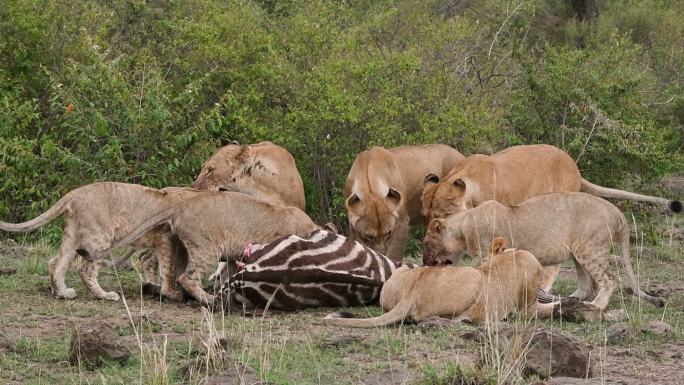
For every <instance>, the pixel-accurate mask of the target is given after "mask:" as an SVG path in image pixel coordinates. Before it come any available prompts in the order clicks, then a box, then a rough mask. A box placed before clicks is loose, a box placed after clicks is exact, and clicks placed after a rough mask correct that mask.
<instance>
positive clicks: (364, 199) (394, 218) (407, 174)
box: [344, 144, 463, 261]
mask: <svg viewBox="0 0 684 385" xmlns="http://www.w3.org/2000/svg"><path fill="white" fill-rule="evenodd" d="M461 159H463V155H461V154H460V153H459V152H458V151H456V150H454V149H453V148H451V147H449V146H445V145H441V144H430V145H423V146H403V147H397V148H391V149H384V148H382V147H373V148H371V149H369V150H366V151H363V152H362V153H360V154H359V155H358V156H357V157H356V160H355V161H354V163H353V165H352V167H351V169H350V170H349V174H348V175H347V179H346V181H345V184H344V201H345V206H346V209H347V215H348V217H349V236H350V237H351V238H352V239H354V240H357V241H359V242H361V243H363V244H365V245H366V246H368V247H370V248H372V249H374V250H377V251H379V252H381V253H383V254H385V255H387V256H388V257H389V258H391V259H392V260H394V261H401V259H402V258H403V256H404V250H405V248H406V239H407V236H408V226H409V224H418V223H423V219H422V216H421V213H420V210H421V203H420V195H421V192H422V183H423V182H422V181H423V179H424V178H425V175H428V174H437V175H440V176H441V175H445V174H446V173H447V172H448V171H449V170H451V169H452V168H453V167H454V165H455V164H456V162H457V161H459V160H461Z"/></svg>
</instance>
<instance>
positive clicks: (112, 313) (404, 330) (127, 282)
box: [0, 239, 684, 385]
mask: <svg viewBox="0 0 684 385" xmlns="http://www.w3.org/2000/svg"><path fill="white" fill-rule="evenodd" d="M635 249H637V250H635V255H634V256H633V258H632V260H633V264H634V265H635V269H637V271H638V274H639V277H640V285H641V287H642V288H648V289H649V290H658V291H659V292H660V293H661V294H664V295H666V297H667V300H668V301H667V305H666V307H665V308H655V307H653V306H651V305H648V304H642V303H639V302H638V301H636V300H635V299H634V298H633V297H631V296H630V295H629V294H627V293H625V292H622V291H621V292H617V293H616V294H615V295H614V296H613V300H612V301H611V303H610V305H609V309H626V310H627V312H628V314H629V320H627V321H625V323H626V324H627V325H628V329H629V331H630V336H629V337H627V338H626V339H625V340H624V341H622V342H619V343H617V344H611V343H608V342H607V341H606V331H607V329H608V328H609V327H610V326H611V325H612V323H610V322H603V323H590V322H585V323H569V322H560V321H544V322H542V323H543V324H545V325H547V326H549V327H551V328H552V329H554V330H555V331H558V332H561V333H564V334H567V335H572V336H575V337H577V338H580V339H581V340H583V341H585V342H587V343H588V344H589V345H590V346H591V348H592V357H593V359H594V374H595V376H596V377H601V378H631V379H639V380H641V381H643V383H645V384H682V383H684V360H683V359H682V357H683V355H684V325H683V324H682V322H681V321H682V315H683V314H684V279H682V278H684V252H682V244H681V243H680V242H679V241H674V243H672V242H671V241H670V240H669V239H668V240H666V241H662V242H661V245H659V246H654V247H649V248H643V249H642V248H638V247H637V248H635ZM52 252H53V249H52V248H51V247H48V246H45V245H42V244H16V243H15V242H14V241H11V240H6V241H2V242H1V243H0V268H16V273H11V271H10V272H9V273H8V274H0V290H1V291H2V295H1V296H0V383H7V384H57V383H60V384H61V383H79V384H80V383H85V384H131V383H134V384H138V383H145V384H173V383H188V384H190V383H193V384H200V383H201V384H233V383H235V384H242V383H244V384H254V383H271V384H330V383H338V384H367V385H370V384H452V383H453V384H456V383H460V382H457V380H456V377H454V374H453V373H454V372H458V371H457V370H456V371H455V370H454V368H462V367H463V368H471V369H474V370H480V371H482V370H484V371H485V372H484V373H482V378H484V380H482V381H483V382H481V383H496V380H492V378H494V377H493V376H494V375H497V374H498V375H500V373H492V372H491V368H489V369H482V368H479V369H478V368H476V364H477V362H478V361H479V357H480V354H481V352H482V347H481V345H480V344H479V343H478V342H476V341H472V340H470V339H467V338H465V337H464V335H466V334H467V333H468V332H469V331H472V330H473V328H474V327H473V326H470V325H463V324H461V325H454V326H449V327H446V328H425V327H422V326H420V325H401V326H398V327H390V328H378V329H368V330H366V329H343V328H331V327H325V326H323V325H322V324H320V321H319V320H320V318H322V317H323V316H325V315H326V314H328V313H329V312H332V311H336V310H339V309H311V310H307V311H299V312H291V313H268V314H265V315H264V314H259V313H257V314H253V313H251V314H248V315H243V314H239V315H238V314H233V315H231V314H224V313H217V314H209V313H208V312H206V311H205V310H203V309H202V308H201V307H199V306H198V305H196V304H195V303H191V302H189V303H185V304H176V303H168V302H165V301H160V300H159V299H156V298H152V297H149V296H143V295H142V294H141V288H140V284H139V276H138V273H137V272H136V271H135V270H132V271H118V272H113V271H105V270H104V269H103V270H102V271H101V283H102V286H103V287H105V288H107V289H114V290H117V291H119V292H121V293H122V294H123V296H124V300H122V301H120V302H105V301H100V300H95V299H93V298H92V297H91V296H90V295H89V294H88V293H87V291H86V289H85V287H84V286H83V285H82V284H81V283H80V280H79V278H78V275H77V274H76V273H75V272H73V271H72V272H70V273H69V275H68V278H67V282H68V284H69V285H71V286H73V287H75V288H76V290H77V292H78V297H77V298H76V299H75V300H71V301H65V300H59V299H55V298H53V297H52V296H51V294H50V289H49V284H48V281H47V260H48V259H49V256H50V255H51V254H52ZM574 274H575V273H574V268H573V267H572V266H571V265H567V266H564V267H563V269H562V270H561V274H560V277H559V279H558V281H557V283H556V285H555V286H554V291H556V292H557V293H560V294H564V295H567V294H569V293H571V292H572V291H573V290H574V287H575V285H576V284H575V277H574ZM656 284H657V285H656ZM649 285H650V286H649ZM346 310H348V311H351V312H353V313H355V314H357V315H359V316H366V315H369V314H370V315H377V314H379V313H380V309H379V308H378V307H370V308H354V309H346ZM651 320H661V321H664V322H666V323H667V324H669V325H670V326H671V330H670V331H669V332H666V333H665V334H662V335H658V334H654V333H652V332H648V331H644V330H643V329H644V328H645V327H646V324H647V322H648V321H651ZM510 322H522V321H515V320H514V321H510ZM98 323H105V324H109V325H112V326H114V327H115V328H116V330H117V331H118V333H119V334H120V335H121V336H122V337H123V338H124V340H126V341H127V342H128V343H130V344H131V346H133V347H134V351H135V353H134V355H133V357H132V358H130V359H128V360H127V361H126V362H123V363H119V362H105V363H104V365H103V366H100V367H98V368H85V367H76V366H72V365H70V364H69V363H68V359H67V357H68V345H69V339H70V336H71V333H72V331H73V330H74V328H75V327H78V326H82V325H92V324H98ZM211 335H220V336H222V337H225V341H227V342H226V351H227V353H226V357H228V358H227V359H224V360H223V361H222V362H221V364H220V365H219V366H218V367H217V370H216V371H214V370H211V369H209V368H207V367H204V368H198V367H197V365H195V367H194V369H193V370H194V372H193V374H191V375H190V376H189V377H188V375H187V373H188V369H187V368H188V367H189V366H191V365H192V363H193V362H198V361H197V357H198V356H199V355H201V354H198V352H197V349H196V348H195V347H193V341H194V340H195V341H196V340H197V339H198V338H199V339H200V340H201V339H202V338H207V336H211ZM195 345H196V344H195ZM485 353H486V352H485ZM487 370H490V371H489V372H486V371H487ZM488 376H489V377H488ZM488 379H489V380H488ZM487 381H490V382H487ZM491 381H494V382H491ZM521 381H522V382H521ZM521 381H514V382H517V383H534V382H536V379H535V378H527V379H524V380H521Z"/></svg>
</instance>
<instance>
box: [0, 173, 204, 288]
mask: <svg viewBox="0 0 684 385" xmlns="http://www.w3.org/2000/svg"><path fill="white" fill-rule="evenodd" d="M201 193H202V192H201V191H198V190H195V189H190V188H174V189H171V190H167V191H160V190H156V189H153V188H150V187H145V186H140V185H135V184H127V183H116V182H99V183H93V184H89V185H85V186H82V187H79V188H77V189H75V190H73V191H70V192H69V193H67V194H66V195H65V196H63V197H62V199H60V200H59V201H57V203H55V204H54V205H53V206H52V207H51V208H50V209H48V210H47V211H46V212H44V213H43V214H41V215H40V216H38V217H36V218H34V219H32V220H30V221H28V222H24V223H16V224H13V223H7V222H0V230H4V231H12V232H26V231H32V230H35V229H37V228H39V227H41V226H43V225H45V224H47V223H48V222H50V221H52V220H53V219H55V218H57V217H58V216H60V215H64V227H63V228H64V234H63V236H62V243H61V244H60V247H59V254H57V255H56V256H55V257H53V258H52V259H50V262H49V264H48V274H49V277H50V287H51V288H52V293H53V294H54V295H55V296H56V297H58V298H67V299H72V298H75V297H76V291H75V290H74V289H73V288H69V287H67V286H66V282H65V279H64V278H65V273H66V270H67V268H68V266H69V263H70V262H71V261H72V260H73V259H74V257H75V256H76V250H78V249H94V250H102V249H105V248H107V247H109V246H111V245H112V243H114V242H115V241H117V240H119V239H121V238H122V237H123V236H124V235H126V234H128V233H129V232H131V231H132V230H134V229H136V228H138V227H139V226H140V225H141V224H142V223H143V222H144V221H145V220H146V219H147V218H149V217H150V216H152V215H154V214H157V213H158V212H160V211H162V210H165V209H167V208H169V207H172V206H174V205H177V204H179V203H180V202H182V201H183V200H185V199H188V198H190V197H192V196H195V195H198V194H201ZM149 230H150V231H149V232H148V233H146V234H143V236H142V237H141V238H140V239H138V240H137V242H135V243H133V244H132V246H133V247H135V248H148V247H153V246H154V245H155V243H159V242H162V240H161V238H163V237H166V233H167V230H165V229H163V228H150V229H149ZM84 268H85V265H82V266H81V268H80V269H79V273H80V275H81V279H83V280H84V282H85V283H86V286H88V288H89V289H91V290H90V291H91V292H92V293H93V295H95V296H96V297H98V298H103V299H110V300H118V299H119V295H118V294H116V293H114V292H108V293H107V292H105V291H104V290H102V288H100V287H99V285H96V286H93V285H92V284H90V283H89V282H87V281H86V277H88V279H90V280H92V279H97V271H94V272H92V271H91V272H86V271H85V270H84ZM98 289H99V290H98Z"/></svg>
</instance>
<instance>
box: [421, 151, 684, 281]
mask: <svg viewBox="0 0 684 385" xmlns="http://www.w3.org/2000/svg"><path fill="white" fill-rule="evenodd" d="M578 191H584V192H588V193H590V194H593V195H598V196H602V197H604V198H620V199H630V200H637V201H644V202H652V203H656V204H663V205H668V204H669V207H670V209H671V210H672V211H674V212H680V211H681V210H682V204H681V202H679V201H672V202H670V201H668V200H666V199H663V198H658V197H651V196H646V195H640V194H634V193H631V192H627V191H621V190H615V189H610V188H606V187H601V186H597V185H595V184H592V183H590V182H588V181H586V180H585V179H583V178H582V176H581V175H580V172H579V169H578V168H577V165H576V164H575V161H574V160H572V158H571V157H570V156H569V155H568V154H567V153H566V152H565V151H563V150H561V149H559V148H556V147H554V146H550V145H547V144H535V145H527V146H513V147H509V148H507V149H505V150H503V151H500V152H497V153H496V154H494V155H492V156H487V155H472V156H469V157H467V158H466V159H465V160H463V161H462V162H459V163H458V164H457V166H456V167H455V168H454V169H453V170H451V171H450V172H449V174H448V175H447V176H446V177H444V178H440V177H439V175H436V174H431V175H428V176H427V177H426V178H425V184H424V186H423V193H422V197H421V200H422V214H423V216H425V218H426V220H427V223H429V222H430V221H431V220H432V219H434V218H444V217H446V216H449V215H452V214H457V213H459V212H461V211H463V210H465V209H467V208H471V207H475V206H478V205H480V204H482V203H483V202H485V201H489V200H496V201H498V202H501V203H502V204H504V205H507V206H508V205H516V204H520V203H522V202H523V201H525V200H527V199H529V198H532V197H534V196H537V195H542V194H547V193H552V192H578ZM557 273H558V267H553V268H547V269H546V273H545V277H544V283H543V284H542V287H543V288H544V289H545V290H549V289H550V288H551V285H553V281H554V280H555V277H556V274H557Z"/></svg>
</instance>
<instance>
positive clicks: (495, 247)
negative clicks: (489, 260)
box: [492, 237, 508, 255]
mask: <svg viewBox="0 0 684 385" xmlns="http://www.w3.org/2000/svg"><path fill="white" fill-rule="evenodd" d="M507 246H508V245H507V244H506V240H505V239H503V238H502V237H496V238H495V239H494V240H493V241H492V255H497V254H501V253H503V252H504V251H505V250H506V247H507Z"/></svg>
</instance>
